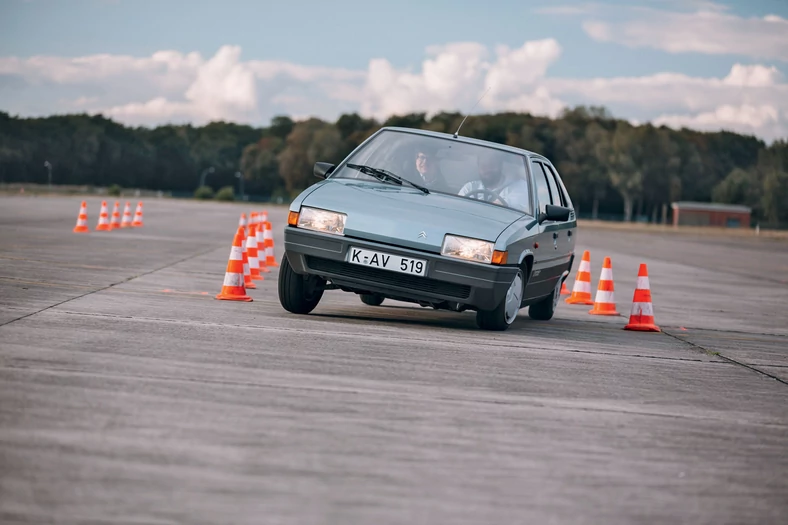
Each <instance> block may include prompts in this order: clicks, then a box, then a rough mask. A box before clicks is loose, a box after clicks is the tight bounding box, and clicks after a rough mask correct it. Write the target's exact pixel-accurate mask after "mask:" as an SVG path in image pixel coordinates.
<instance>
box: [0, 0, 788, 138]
mask: <svg viewBox="0 0 788 525" xmlns="http://www.w3.org/2000/svg"><path fill="white" fill-rule="evenodd" d="M787 73H788V0H747V1H734V0H730V1H727V2H723V1H710V0H637V1H634V0H633V1H630V2H624V1H621V0H600V1H582V0H581V1H573V0H566V1H562V0H554V1H552V2H548V1H542V2H537V1H531V0H487V1H478V0H476V1H469V0H453V1H449V0H421V1H416V0H366V1H363V0H333V1H331V2H325V1H319V0H312V1H305V0H287V2H284V1H283V0H278V1H273V0H257V1H252V0H215V1H207V0H157V1H153V0H68V1H66V0H59V1H58V0H0V111H5V112H8V113H10V114H12V115H15V116H22V117H38V116H48V115H54V114H67V113H89V114H97V113H100V114H104V115H106V116H107V117H110V118H112V119H114V120H117V121H119V122H122V123H124V124H127V125H132V126H156V125H160V124H167V123H177V124H180V123H192V124H194V125H202V124H205V123H207V122H210V121H216V120H224V121H231V122H239V123H246V124H251V125H255V126H264V125H267V124H268V123H269V122H270V119H271V118H272V117H273V116H276V115H289V116H291V117H293V118H295V119H303V118H308V117H318V118H322V119H326V120H330V121H333V120H335V119H336V118H337V117H339V115H341V114H342V113H350V112H357V113H359V114H361V115H363V116H367V117H374V118H377V119H380V120H383V119H385V118H386V117H388V116H390V115H392V114H403V113H410V112H426V113H427V114H428V116H430V115H432V114H434V113H437V112H439V111H459V112H462V113H493V112H499V111H518V112H530V113H532V114H534V115H543V116H549V117H556V116H558V115H560V113H561V111H562V110H563V109H565V108H571V107H573V106H576V105H579V104H585V105H595V106H605V107H606V108H607V109H608V110H609V111H610V112H611V113H612V114H613V115H614V116H616V117H618V118H623V119H627V120H629V121H631V122H633V123H636V124H637V123H644V122H652V123H654V124H656V125H667V126H670V127H674V128H681V127H689V128H693V129H699V130H711V131H716V130H720V129H725V130H730V131H735V132H739V133H744V134H748V135H755V136H757V137H759V138H761V139H763V140H765V141H766V142H771V141H773V140H775V139H780V138H786V139H788V77H786V74H787ZM482 95H484V96H483V98H482V99H481V101H480V102H478V104H477V105H476V106H475V108H474V104H476V103H477V101H478V100H479V98H480V97H482Z"/></svg>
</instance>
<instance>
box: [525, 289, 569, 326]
mask: <svg viewBox="0 0 788 525" xmlns="http://www.w3.org/2000/svg"><path fill="white" fill-rule="evenodd" d="M563 282H564V281H563V279H558V284H556V285H555V288H553V292H552V293H551V294H550V295H548V296H547V297H545V298H544V299H542V300H541V301H539V302H538V303H534V304H532V305H531V306H530V307H529V308H528V315H529V316H530V317H531V319H536V320H537V321H549V320H550V319H552V318H553V314H555V310H556V308H558V300H559V299H560V298H561V284H562V283H563Z"/></svg>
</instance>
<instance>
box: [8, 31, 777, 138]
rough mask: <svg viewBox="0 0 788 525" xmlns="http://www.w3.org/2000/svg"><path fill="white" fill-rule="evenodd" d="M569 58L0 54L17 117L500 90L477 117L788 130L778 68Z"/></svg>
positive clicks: (362, 103)
mask: <svg viewBox="0 0 788 525" xmlns="http://www.w3.org/2000/svg"><path fill="white" fill-rule="evenodd" d="M561 54H562V50H561V47H560V45H559V44H558V42H556V41H555V40H553V39H544V40H538V41H530V42H525V43H524V44H523V45H522V46H519V47H516V48H509V47H506V46H499V47H497V48H495V49H488V48H487V47H485V46H483V45H481V44H478V43H474V42H460V43H451V44H446V45H442V46H433V47H430V48H428V49H427V50H426V56H425V59H424V61H423V62H422V63H421V64H420V67H418V68H397V67H394V66H393V65H392V64H391V63H390V62H388V61H387V60H385V59H373V60H371V61H370V62H369V65H368V67H367V68H366V69H361V70H349V69H342V68H328V67H315V66H308V65H302V64H293V63H288V62H282V61H260V60H244V59H243V57H242V50H241V49H240V48H239V47H236V46H223V47H222V48H220V49H219V50H218V51H217V53H216V54H215V55H214V56H212V57H210V58H208V59H205V58H203V57H202V56H200V55H199V54H197V53H189V54H183V53H179V52H174V51H163V52H158V53H155V54H153V55H151V56H149V57H143V58H135V57H128V56H112V55H95V56H91V57H82V58H69V59H66V58H60V57H32V58H29V59H17V58H0V74H4V75H6V76H10V77H13V78H14V79H16V80H14V81H9V82H6V83H5V84H0V89H2V92H0V93H2V95H3V107H0V109H2V110H6V111H10V112H12V113H13V112H14V100H16V99H15V98H14V96H15V94H18V97H17V98H18V99H19V100H30V99H31V95H30V94H29V93H28V91H29V90H33V92H35V93H36V97H37V98H36V100H39V101H40V104H39V107H37V108H36V109H35V113H36V114H37V115H42V114H53V113H65V112H71V111H75V110H77V109H78V110H80V111H87V112H89V113H103V114H106V115H108V116H111V117H113V118H116V119H117V120H119V121H121V122H124V123H127V124H132V125H156V124H162V123H167V122H175V123H185V122H191V123H194V124H196V125H201V124H204V123H206V122H208V121H211V120H229V121H235V122H242V123H250V124H257V125H260V124H265V123H266V122H267V121H268V119H269V118H270V117H271V116H273V115H276V114H289V115H291V116H298V115H309V116H317V117H320V118H325V119H329V120H332V119H335V118H336V117H338V116H339V115H340V114H341V113H346V112H351V111H357V112H359V113H361V114H362V115H364V116H370V117H375V118H378V119H381V120H382V119H385V118H387V117H388V116H390V115H392V114H403V113H410V112H426V113H427V114H428V116H431V115H432V114H434V113H436V112H439V111H460V112H463V113H465V112H468V111H469V110H470V109H471V108H472V107H473V105H474V104H476V103H477V101H478V99H479V97H480V96H481V95H482V94H483V93H485V91H486V90H487V89H488V88H489V91H488V92H487V93H486V96H484V98H483V99H482V100H481V102H479V104H478V106H477V107H476V108H475V109H474V111H473V112H474V113H480V112H498V111H518V112H530V113H532V114H535V115H545V116H551V117H555V116H557V115H558V114H560V112H561V110H562V109H564V108H565V107H567V106H570V105H575V104H594V105H604V106H606V107H608V108H609V109H610V110H611V111H612V112H613V114H615V115H617V116H619V117H622V118H628V119H630V120H633V121H639V122H647V121H653V122H657V123H661V124H665V125H670V126H674V127H675V126H678V127H680V126H688V127H694V128H698V129H731V130H734V131H741V132H744V133H753V134H756V135H758V136H760V137H763V138H765V139H767V140H771V139H774V138H777V137H788V117H787V116H786V113H788V83H786V81H785V77H784V75H783V74H782V73H781V72H780V70H779V69H778V68H777V67H774V66H772V65H762V64H739V63H737V64H733V65H732V67H731V68H730V70H729V71H728V72H727V73H726V74H725V75H722V76H720V77H699V76H692V75H687V74H682V73H675V72H660V73H655V74H652V75H645V76H633V77H613V78H604V77H602V78H590V79H589V78H562V77H554V76H551V75H550V68H551V66H553V65H554V64H555V63H556V62H558V61H559V60H560V59H561ZM25 82H27V84H25ZM20 93H21V94H20ZM20 105H21V104H20ZM23 113H27V114H30V113H31V111H29V110H27V111H24V112H23Z"/></svg>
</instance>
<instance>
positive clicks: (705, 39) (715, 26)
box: [583, 4, 788, 61]
mask: <svg viewBox="0 0 788 525" xmlns="http://www.w3.org/2000/svg"><path fill="white" fill-rule="evenodd" d="M701 5H702V7H701V9H699V10H698V11H695V12H677V11H665V10H660V9H652V8H635V7H633V8H629V9H627V10H625V11H624V13H625V14H627V15H629V16H628V17H627V19H626V20H624V21H616V22H610V21H604V20H598V19H591V20H586V21H585V22H584V23H583V29H584V30H585V32H586V34H588V36H590V37H591V38H593V39H594V40H598V41H602V42H615V43H618V44H623V45H626V46H629V47H633V48H639V47H649V48H654V49H661V50H663V51H667V52H669V53H687V52H695V53H704V54H711V55H744V56H749V57H752V58H755V59H759V60H763V59H775V60H783V61H788V20H786V19H784V18H780V17H779V16H776V15H769V16H766V17H763V18H758V17H751V18H744V17H740V16H736V15H732V14H728V13H726V12H724V10H722V9H719V8H718V7H717V6H716V4H711V5H710V6H709V5H704V4H701Z"/></svg>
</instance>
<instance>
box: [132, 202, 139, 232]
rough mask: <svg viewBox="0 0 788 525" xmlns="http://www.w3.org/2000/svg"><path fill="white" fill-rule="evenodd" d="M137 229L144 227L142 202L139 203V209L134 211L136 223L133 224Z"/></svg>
mask: <svg viewBox="0 0 788 525" xmlns="http://www.w3.org/2000/svg"><path fill="white" fill-rule="evenodd" d="M131 225H132V226H134V227H135V228H139V227H140V226H142V201H139V202H138V203H137V209H136V210H134V221H132V223H131Z"/></svg>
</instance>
